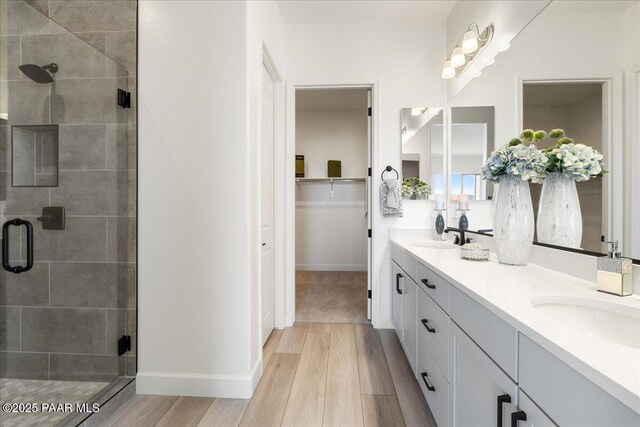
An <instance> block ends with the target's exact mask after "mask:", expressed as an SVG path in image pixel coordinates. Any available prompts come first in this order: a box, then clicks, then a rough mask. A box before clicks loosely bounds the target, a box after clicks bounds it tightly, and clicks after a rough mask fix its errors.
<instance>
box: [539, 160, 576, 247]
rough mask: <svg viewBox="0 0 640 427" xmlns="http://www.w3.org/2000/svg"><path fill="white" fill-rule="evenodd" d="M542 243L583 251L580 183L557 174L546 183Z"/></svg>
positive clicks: (541, 209) (542, 197)
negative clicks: (579, 195) (577, 183)
mask: <svg viewBox="0 0 640 427" xmlns="http://www.w3.org/2000/svg"><path fill="white" fill-rule="evenodd" d="M537 231H538V242H541V243H548V244H551V245H557V246H565V247H568V248H580V244H581V243H582V212H581V211H580V199H579V198H578V190H577V189H576V182H575V181H574V180H572V179H571V178H567V177H566V176H564V175H562V174H560V173H558V172H553V173H550V174H548V175H547V176H546V177H545V179H544V183H543V184H542V194H541V195H540V205H539V206H538V224H537Z"/></svg>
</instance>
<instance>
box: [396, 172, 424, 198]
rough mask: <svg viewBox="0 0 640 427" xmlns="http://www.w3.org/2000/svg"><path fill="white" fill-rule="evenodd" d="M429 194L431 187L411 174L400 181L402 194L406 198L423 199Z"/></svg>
mask: <svg viewBox="0 0 640 427" xmlns="http://www.w3.org/2000/svg"><path fill="white" fill-rule="evenodd" d="M430 194H431V187H430V186H429V185H428V184H427V183H426V182H423V181H420V178H418V177H417V176H413V177H410V178H405V179H404V180H403V181H402V196H403V197H404V198H406V199H412V200H423V199H426V198H427V196H428V195H430Z"/></svg>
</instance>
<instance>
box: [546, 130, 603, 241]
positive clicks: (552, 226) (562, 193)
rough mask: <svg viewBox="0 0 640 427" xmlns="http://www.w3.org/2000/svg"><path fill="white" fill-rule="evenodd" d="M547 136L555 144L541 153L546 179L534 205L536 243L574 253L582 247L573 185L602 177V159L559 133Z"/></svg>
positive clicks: (576, 192) (578, 205)
mask: <svg viewBox="0 0 640 427" xmlns="http://www.w3.org/2000/svg"><path fill="white" fill-rule="evenodd" d="M549 136H550V137H551V138H554V139H557V143H556V145H555V146H553V147H551V148H548V149H546V150H543V151H544V153H545V154H546V156H547V175H546V177H545V179H544V182H543V184H542V193H541V195H540V204H539V205H538V223H537V231H538V241H539V242H541V243H548V244H551V245H557V246H565V247H569V248H576V249H577V248H580V247H581V243H582V212H581V210H580V200H579V198H578V190H577V188H576V182H583V181H588V180H590V179H591V178H594V177H601V176H603V175H604V174H605V173H606V171H605V170H604V168H603V166H602V159H603V157H602V154H600V153H599V152H597V151H596V150H594V149H593V148H592V147H589V146H586V145H584V144H576V143H575V142H574V141H573V140H572V139H571V138H567V137H566V136H565V133H564V131H563V130H562V129H554V130H552V131H551V132H549Z"/></svg>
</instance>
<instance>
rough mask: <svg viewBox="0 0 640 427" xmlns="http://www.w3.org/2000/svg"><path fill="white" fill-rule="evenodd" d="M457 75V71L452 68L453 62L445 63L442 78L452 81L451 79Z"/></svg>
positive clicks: (447, 61)
mask: <svg viewBox="0 0 640 427" xmlns="http://www.w3.org/2000/svg"><path fill="white" fill-rule="evenodd" d="M455 75H456V69H455V68H453V67H452V66H451V61H450V60H448V59H447V60H446V61H444V65H443V66H442V78H443V79H450V78H451V77H453V76H455Z"/></svg>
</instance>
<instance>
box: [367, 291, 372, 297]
mask: <svg viewBox="0 0 640 427" xmlns="http://www.w3.org/2000/svg"><path fill="white" fill-rule="evenodd" d="M367 298H369V299H371V289H369V290H367Z"/></svg>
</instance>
